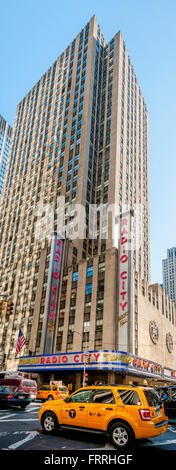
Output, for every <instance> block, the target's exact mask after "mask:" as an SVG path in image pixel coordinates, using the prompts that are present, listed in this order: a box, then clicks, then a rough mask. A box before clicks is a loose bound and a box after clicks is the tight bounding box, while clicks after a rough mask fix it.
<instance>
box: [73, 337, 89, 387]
mask: <svg viewBox="0 0 176 470" xmlns="http://www.w3.org/2000/svg"><path fill="white" fill-rule="evenodd" d="M74 333H77V334H78V335H79V336H81V338H82V335H81V333H79V331H76V330H74ZM86 338H87V335H86ZM83 354H84V371H83V387H85V373H86V360H87V359H88V358H89V354H88V352H87V341H86V350H85V351H83Z"/></svg>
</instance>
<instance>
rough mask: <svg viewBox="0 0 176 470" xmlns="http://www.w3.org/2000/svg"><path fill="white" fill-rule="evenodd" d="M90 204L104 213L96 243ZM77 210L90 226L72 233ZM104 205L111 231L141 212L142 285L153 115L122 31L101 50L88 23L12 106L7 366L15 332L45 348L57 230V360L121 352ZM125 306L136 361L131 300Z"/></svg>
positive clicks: (29, 350) (5, 199)
mask: <svg viewBox="0 0 176 470" xmlns="http://www.w3.org/2000/svg"><path fill="white" fill-rule="evenodd" d="M63 200H64V204H63ZM94 205H97V207H99V208H101V209H102V211H103V212H102V213H101V211H98V213H97V219H96V230H95V233H96V236H93V235H95V233H94V234H93V235H92V232H91V230H90V229H92V226H91V223H92V220H93V217H92V212H90V208H92V207H93V206H94ZM61 206H62V207H61ZM80 206H81V207H82V208H83V209H84V211H83V212H84V213H85V227H83V228H84V230H83V234H82V236H80V232H79V233H78V234H77V236H74V237H73V236H72V235H73V232H74V234H75V232H76V226H77V225H78V227H79V228H80V227H81V226H82V219H81V220H80V219H79V217H78V216H77V208H78V207H79V208H80ZM114 207H115V213H114V212H113V210H114ZM107 208H108V209H109V208H111V209H112V214H113V217H114V220H115V225H116V223H117V220H118V217H119V213H121V212H123V213H124V211H129V209H133V210H134V215H136V214H140V217H139V218H138V217H134V219H135V222H136V225H135V226H134V232H135V233H136V238H135V241H136V245H134V251H133V273H135V272H137V273H138V276H139V278H140V279H143V280H144V282H145V283H147V285H149V283H150V209H149V150H148V111H147V107H146V104H145V101H144V98H143V96H142V92H141V89H140V86H139V84H138V81H137V78H136V75H135V72H134V69H133V66H132V64H131V60H130V57H129V55H128V52H127V49H126V46H125V43H124V40H123V38H122V35H121V33H120V32H118V33H117V34H116V35H115V36H114V38H113V39H112V40H111V41H110V42H109V43H108V44H106V43H105V40H104V38H103V34H102V32H101V30H100V27H99V25H98V23H97V20H96V18H95V16H93V17H92V18H91V20H90V22H89V23H88V24H87V25H86V26H85V28H83V30H82V31H81V32H80V33H79V34H78V35H77V36H76V38H75V39H74V40H73V41H72V42H71V44H70V45H69V46H68V47H67V49H66V50H65V51H64V52H63V53H62V54H61V55H60V56H59V57H58V59H57V60H56V61H55V63H54V64H53V65H52V66H51V67H50V68H49V70H48V71H47V72H46V73H45V74H44V75H43V76H42V77H41V79H40V80H39V81H38V83H37V84H36V85H35V86H34V87H33V88H32V90H31V91H30V92H29V93H28V94H27V95H26V96H25V98H24V99H23V100H22V101H21V102H20V103H19V105H18V106H17V111H16V117H15V123H14V129H13V135H12V145H11V151H10V158H9V163H8V166H7V174H6V178H5V185H4V190H3V193H2V200H1V220H0V223H1V226H0V228H1V254H0V289H1V290H0V292H1V294H7V295H8V296H9V297H11V298H12V299H13V303H14V311H13V315H11V316H7V315H6V305H5V303H4V309H3V313H2V315H1V318H0V331H1V333H0V335H1V336H0V344H1V348H2V350H1V353H2V355H3V353H4V352H5V354H6V367H8V368H14V367H16V366H17V360H15V346H16V341H17V337H18V332H19V327H21V329H22V331H23V333H24V336H25V338H26V345H25V347H24V349H23V354H24V355H27V356H28V355H32V356H34V357H35V356H36V355H39V354H43V352H44V350H45V343H46V321H47V319H46V314H47V311H48V310H47V309H48V299H49V286H50V275H51V268H52V267H51V257H52V246H53V241H52V238H53V237H51V234H53V232H59V233H62V235H64V237H65V239H66V241H65V246H64V253H63V260H62V266H61V272H60V291H59V298H58V303H57V312H56V318H55V324H54V338H53V350H52V352H53V353H55V354H56V353H68V354H69V353H71V352H74V351H78V352H81V351H85V350H86V349H88V350H90V349H91V350H92V351H95V350H106V349H110V350H112V349H113V350H114V349H115V350H118V349H119V347H120V348H122V347H123V346H124V349H125V348H127V344H126V342H124V344H123V343H121V342H120V341H119V336H118V334H117V333H118V331H119V330H118V316H117V310H118V307H117V305H118V296H119V293H118V282H117V275H118V266H119V260H118V256H119V254H118V250H117V247H118V244H117V236H116V234H115V235H114V232H113V228H114V225H113V224H111V223H110V222H109V219H108V223H107V218H106V217H103V215H105V213H106V209H107ZM61 209H62V210H63V221H64V222H63V223H62V220H61V219H60V215H61V212H62V210H61ZM92 210H93V209H92ZM78 215H79V216H80V213H79V214H78ZM93 215H94V213H93ZM37 228H38V231H37V230H36V229H37ZM139 228H140V230H139ZM124 233H125V232H124ZM138 237H139V240H137V239H138ZM70 239H72V241H70ZM124 241H125V239H123V242H124ZM123 242H122V243H123ZM137 242H138V243H137ZM123 275H124V274H123V273H122V276H123ZM122 280H123V279H122ZM131 286H132V287H133V280H132V278H131ZM133 290H134V289H133ZM124 295H125V294H124V293H123V296H124ZM124 305H125V302H124V303H123V308H125V307H124ZM132 310H133V312H132V317H131V321H132V323H131V325H132V333H133V335H132V336H133V343H134V344H133V351H134V353H135V354H138V352H139V344H140V341H139V335H138V312H136V311H134V302H133V309H132ZM124 315H126V313H125V311H124ZM125 321H126V320H124V318H123V314H122V318H121V322H122V323H123V322H124V323H125ZM174 322H175V320H174ZM174 325H175V323H174ZM123 341H125V340H123ZM147 341H149V343H147V344H148V345H150V341H151V339H150V338H148V340H147ZM125 351H126V349H125ZM140 354H141V353H140Z"/></svg>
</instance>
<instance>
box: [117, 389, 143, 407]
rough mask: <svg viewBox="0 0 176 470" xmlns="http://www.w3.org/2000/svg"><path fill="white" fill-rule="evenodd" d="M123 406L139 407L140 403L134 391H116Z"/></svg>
mask: <svg viewBox="0 0 176 470" xmlns="http://www.w3.org/2000/svg"><path fill="white" fill-rule="evenodd" d="M118 393H119V395H120V398H121V400H122V402H123V404H124V405H141V401H140V398H139V395H138V393H137V392H136V390H118Z"/></svg>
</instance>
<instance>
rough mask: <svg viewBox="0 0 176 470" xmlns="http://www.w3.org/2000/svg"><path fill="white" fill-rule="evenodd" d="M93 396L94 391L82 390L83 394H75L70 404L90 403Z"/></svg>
mask: <svg viewBox="0 0 176 470" xmlns="http://www.w3.org/2000/svg"><path fill="white" fill-rule="evenodd" d="M91 395H92V390H82V391H81V392H77V393H75V394H74V395H73V396H72V397H71V398H70V400H69V401H70V402H71V403H73V402H76V403H88V402H90V398H91Z"/></svg>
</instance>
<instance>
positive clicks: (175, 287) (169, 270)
mask: <svg viewBox="0 0 176 470" xmlns="http://www.w3.org/2000/svg"><path fill="white" fill-rule="evenodd" d="M162 268H163V289H164V290H165V292H166V294H168V295H169V297H170V299H172V300H173V301H174V302H175V300H176V248H175V247H174V248H169V249H168V250H167V258H166V259H163V261H162Z"/></svg>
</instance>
